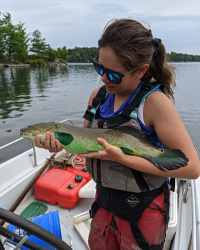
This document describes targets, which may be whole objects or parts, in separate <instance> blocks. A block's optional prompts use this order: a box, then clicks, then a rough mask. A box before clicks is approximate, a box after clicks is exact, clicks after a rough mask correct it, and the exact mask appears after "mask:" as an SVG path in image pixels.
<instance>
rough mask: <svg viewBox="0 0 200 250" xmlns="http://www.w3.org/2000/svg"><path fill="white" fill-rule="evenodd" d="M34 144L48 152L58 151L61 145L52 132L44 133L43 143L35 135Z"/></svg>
mask: <svg viewBox="0 0 200 250" xmlns="http://www.w3.org/2000/svg"><path fill="white" fill-rule="evenodd" d="M35 146H36V147H38V148H45V149H48V150H49V152H59V151H61V150H62V146H61V144H60V142H59V141H58V140H56V139H55V135H54V133H50V132H47V133H46V135H45V139H44V143H42V142H41V141H40V136H39V135H37V136H36V137H35Z"/></svg>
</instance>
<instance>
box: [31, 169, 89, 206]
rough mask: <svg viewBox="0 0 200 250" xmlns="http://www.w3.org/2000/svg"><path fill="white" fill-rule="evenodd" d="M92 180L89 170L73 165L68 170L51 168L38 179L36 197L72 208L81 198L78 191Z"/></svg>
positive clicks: (35, 190)
mask: <svg viewBox="0 0 200 250" xmlns="http://www.w3.org/2000/svg"><path fill="white" fill-rule="evenodd" d="M90 180H91V176H90V174H89V173H88V172H87V171H85V170H81V169H80V170H79V169H76V168H74V167H72V166H68V167H67V170H63V169H50V170H49V171H48V172H47V173H45V174H44V175H43V176H41V177H40V178H39V179H38V180H37V181H36V183H35V188H34V194H35V198H36V199H38V200H41V201H45V202H48V203H50V204H57V203H58V205H59V206H60V207H65V208H70V209H71V208H73V207H74V206H75V205H76V204H77V202H78V201H79V200H80V199H81V198H80V197H79V196H78V191H79V190H80V189H81V188H82V187H83V186H84V185H85V184H86V183H87V182H88V181H90Z"/></svg>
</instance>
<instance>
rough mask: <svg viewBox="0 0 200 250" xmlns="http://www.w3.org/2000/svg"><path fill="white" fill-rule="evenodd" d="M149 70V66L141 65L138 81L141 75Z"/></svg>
mask: <svg viewBox="0 0 200 250" xmlns="http://www.w3.org/2000/svg"><path fill="white" fill-rule="evenodd" d="M148 68H149V64H143V65H142V66H141V67H140V69H139V79H141V78H142V77H143V75H144V74H145V73H146V71H147V70H148Z"/></svg>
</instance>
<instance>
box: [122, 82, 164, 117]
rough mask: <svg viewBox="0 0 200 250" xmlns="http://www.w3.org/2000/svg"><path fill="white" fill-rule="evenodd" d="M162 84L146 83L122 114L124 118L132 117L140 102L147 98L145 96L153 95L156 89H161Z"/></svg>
mask: <svg viewBox="0 0 200 250" xmlns="http://www.w3.org/2000/svg"><path fill="white" fill-rule="evenodd" d="M160 85H161V84H155V83H150V82H144V83H143V84H142V86H141V88H140V90H139V91H138V93H137V94H136V96H135V97H134V99H133V100H132V102H131V104H130V105H129V107H128V108H126V109H124V110H123V111H122V113H121V115H122V116H125V117H130V115H131V113H132V110H133V109H135V107H138V106H139V104H140V102H141V101H142V100H143V99H144V98H145V96H146V95H147V94H149V93H151V92H152V91H153V90H154V89H155V88H158V87H160Z"/></svg>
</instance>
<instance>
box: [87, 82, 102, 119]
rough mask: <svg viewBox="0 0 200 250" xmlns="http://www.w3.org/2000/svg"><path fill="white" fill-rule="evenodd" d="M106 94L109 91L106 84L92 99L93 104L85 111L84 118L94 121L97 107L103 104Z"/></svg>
mask: <svg viewBox="0 0 200 250" xmlns="http://www.w3.org/2000/svg"><path fill="white" fill-rule="evenodd" d="M106 95H107V91H106V87H105V85H104V86H103V87H101V88H100V89H99V91H98V93H97V95H96V96H95V97H94V99H93V100H92V106H88V109H87V110H86V111H85V114H84V116H83V118H84V119H86V120H88V121H89V122H92V120H93V119H94V117H96V112H97V107H98V106H99V105H100V104H101V102H102V101H103V100H104V98H105V97H106Z"/></svg>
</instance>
